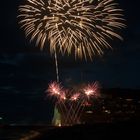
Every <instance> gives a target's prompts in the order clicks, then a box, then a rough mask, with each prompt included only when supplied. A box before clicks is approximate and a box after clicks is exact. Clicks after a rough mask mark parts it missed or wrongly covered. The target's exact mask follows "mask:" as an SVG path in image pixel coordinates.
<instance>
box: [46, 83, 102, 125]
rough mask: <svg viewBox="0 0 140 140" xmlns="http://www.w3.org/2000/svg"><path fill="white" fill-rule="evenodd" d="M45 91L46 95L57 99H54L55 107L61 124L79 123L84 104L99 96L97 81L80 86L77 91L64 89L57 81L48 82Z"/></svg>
mask: <svg viewBox="0 0 140 140" xmlns="http://www.w3.org/2000/svg"><path fill="white" fill-rule="evenodd" d="M46 92H47V93H48V94H47V95H48V96H51V97H52V98H56V99H57V100H55V105H56V106H55V109H57V112H59V121H60V120H61V125H73V124H78V123H80V119H81V118H80V117H81V115H82V113H83V111H84V109H85V106H86V104H87V103H88V102H89V101H90V100H92V99H95V98H98V97H99V96H100V92H99V84H98V83H97V82H95V83H93V84H88V85H86V86H84V87H81V89H79V91H77V92H72V91H69V90H64V88H62V87H61V86H60V84H59V83H57V82H52V83H50V84H49V87H48V89H47V90H46ZM57 114H58V113H57ZM60 114H61V117H60ZM60 118H61V119H60ZM59 125H60V124H59Z"/></svg>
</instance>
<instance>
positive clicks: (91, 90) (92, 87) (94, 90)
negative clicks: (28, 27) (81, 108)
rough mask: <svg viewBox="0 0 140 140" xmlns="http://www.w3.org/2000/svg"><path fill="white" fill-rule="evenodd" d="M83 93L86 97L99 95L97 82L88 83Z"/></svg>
mask: <svg viewBox="0 0 140 140" xmlns="http://www.w3.org/2000/svg"><path fill="white" fill-rule="evenodd" d="M83 91H84V94H85V95H86V97H87V98H90V97H97V96H98V95H99V84H98V83H97V82H95V83H93V84H88V85H87V86H86V87H85V88H84V89H83Z"/></svg>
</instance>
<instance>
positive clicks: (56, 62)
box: [54, 50, 59, 82]
mask: <svg viewBox="0 0 140 140" xmlns="http://www.w3.org/2000/svg"><path fill="white" fill-rule="evenodd" d="M54 55H55V69H56V79H57V82H59V70H58V60H57V53H56V50H55V54H54Z"/></svg>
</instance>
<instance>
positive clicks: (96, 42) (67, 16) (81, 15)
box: [18, 0, 125, 60]
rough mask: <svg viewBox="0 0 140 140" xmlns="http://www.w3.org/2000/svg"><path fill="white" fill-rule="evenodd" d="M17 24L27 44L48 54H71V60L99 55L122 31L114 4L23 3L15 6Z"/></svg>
mask: <svg viewBox="0 0 140 140" xmlns="http://www.w3.org/2000/svg"><path fill="white" fill-rule="evenodd" d="M19 12H20V14H19V16H18V18H19V19H20V21H19V24H20V25H21V28H24V30H25V34H26V37H27V36H29V37H30V41H32V40H36V45H37V46H38V45H39V47H40V48H41V49H43V48H44V47H45V43H46V40H49V42H50V52H51V53H54V52H55V51H56V50H58V51H59V52H61V53H62V54H65V53H67V54H68V55H69V54H71V53H74V54H75V58H77V57H79V58H83V57H84V58H85V59H87V58H90V59H91V60H92V58H93V56H94V55H96V54H97V55H102V54H103V49H104V48H111V46H110V44H109V43H108V40H109V39H113V38H114V37H116V38H118V39H120V40H122V37H121V36H120V35H119V34H118V33H117V32H118V30H120V29H121V28H124V27H125V24H124V19H123V14H122V10H121V9H120V8H118V4H117V3H115V2H114V0H93V1H89V0H27V2H26V4H25V5H21V6H19Z"/></svg>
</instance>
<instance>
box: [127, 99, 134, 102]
mask: <svg viewBox="0 0 140 140" xmlns="http://www.w3.org/2000/svg"><path fill="white" fill-rule="evenodd" d="M125 100H126V101H128V102H131V101H133V99H125Z"/></svg>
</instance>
